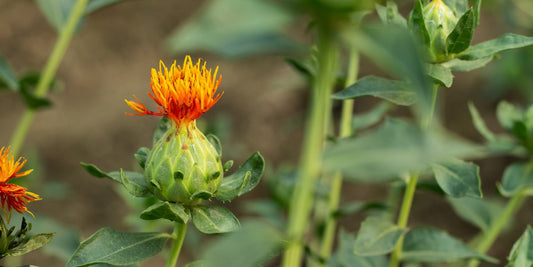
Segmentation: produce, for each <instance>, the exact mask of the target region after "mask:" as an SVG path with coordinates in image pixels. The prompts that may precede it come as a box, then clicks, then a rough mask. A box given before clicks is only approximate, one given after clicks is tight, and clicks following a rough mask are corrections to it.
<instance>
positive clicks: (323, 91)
mask: <svg viewBox="0 0 533 267" xmlns="http://www.w3.org/2000/svg"><path fill="white" fill-rule="evenodd" d="M317 27H318V28H319V29H318V72H317V75H316V77H315V80H314V83H313V88H312V94H311V105H310V114H309V118H308V121H307V126H306V132H305V137H304V144H303V148H302V156H301V163H300V172H299V174H300V175H299V177H298V181H297V183H296V185H295V187H294V192H293V195H292V198H291V202H290V206H289V217H288V221H289V224H288V229H287V235H288V237H289V238H290V240H289V243H288V244H287V247H286V250H285V254H284V256H283V266H285V267H293V266H300V265H301V262H302V256H303V245H302V242H303V237H304V234H305V231H306V229H307V226H308V224H309V223H308V218H309V214H310V212H311V208H312V205H313V196H314V188H315V183H316V181H317V178H318V177H319V175H320V171H321V165H322V164H321V163H322V160H321V156H322V149H323V143H324V139H325V136H324V132H325V127H326V125H325V122H326V119H325V116H327V114H329V111H328V110H327V107H328V106H329V105H328V101H331V100H330V95H331V91H332V87H333V83H334V78H335V67H336V64H335V63H336V62H337V50H336V49H335V45H334V43H333V40H332V38H331V36H330V34H331V33H330V32H329V31H328V30H327V28H326V27H325V25H318V26H317Z"/></svg>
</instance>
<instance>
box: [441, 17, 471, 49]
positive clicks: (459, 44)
mask: <svg viewBox="0 0 533 267" xmlns="http://www.w3.org/2000/svg"><path fill="white" fill-rule="evenodd" d="M474 25H475V14H474V10H473V9H469V10H467V11H466V12H465V13H464V14H463V15H462V16H461V18H460V19H459V21H458V22H457V24H456V25H455V28H454V29H453V31H452V32H451V33H450V35H448V37H447V38H446V45H447V51H448V53H453V54H456V53H460V52H463V51H464V50H466V49H467V48H468V47H469V46H470V42H472V36H473V35H474Z"/></svg>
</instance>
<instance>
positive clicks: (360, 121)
mask: <svg viewBox="0 0 533 267" xmlns="http://www.w3.org/2000/svg"><path fill="white" fill-rule="evenodd" d="M390 109H391V105H389V104H388V103H385V102H382V103H379V104H378V105H376V106H375V107H374V108H373V109H372V110H370V111H368V112H366V113H363V114H356V115H354V116H353V119H352V131H354V132H357V131H359V130H362V129H365V128H368V127H370V126H372V125H374V124H376V123H378V122H379V121H380V120H381V119H382V118H383V116H384V115H385V114H386V113H387V111H389V110H390Z"/></svg>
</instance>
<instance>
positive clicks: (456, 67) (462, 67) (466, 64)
mask: <svg viewBox="0 0 533 267" xmlns="http://www.w3.org/2000/svg"><path fill="white" fill-rule="evenodd" d="M493 58H494V57H493V56H492V55H491V56H488V57H482V58H479V59H474V60H462V59H458V58H454V59H452V60H449V61H446V62H444V63H441V64H440V65H441V66H443V67H445V68H449V69H450V70H451V71H471V70H475V69H479V68H482V67H485V65H487V64H488V63H489V62H491V61H492V59H493Z"/></svg>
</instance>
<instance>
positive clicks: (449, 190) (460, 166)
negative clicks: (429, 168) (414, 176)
mask: <svg viewBox="0 0 533 267" xmlns="http://www.w3.org/2000/svg"><path fill="white" fill-rule="evenodd" d="M433 172H434V173H435V179H436V180H437V183H439V186H440V187H441V188H442V190H444V192H446V194H448V195H450V196H452V197H474V198H481V197H483V193H482V192H481V178H480V177H479V167H478V166H477V165H476V164H473V163H470V162H464V161H462V160H458V159H452V160H450V161H448V162H445V163H442V164H435V165H433Z"/></svg>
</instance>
